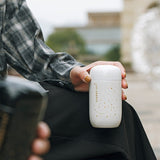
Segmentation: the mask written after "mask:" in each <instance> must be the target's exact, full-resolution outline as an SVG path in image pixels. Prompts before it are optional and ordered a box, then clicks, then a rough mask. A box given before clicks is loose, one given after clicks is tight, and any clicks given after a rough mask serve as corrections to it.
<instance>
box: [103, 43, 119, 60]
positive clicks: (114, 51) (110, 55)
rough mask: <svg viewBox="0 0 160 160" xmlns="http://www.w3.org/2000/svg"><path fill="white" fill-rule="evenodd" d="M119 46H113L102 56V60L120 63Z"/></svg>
mask: <svg viewBox="0 0 160 160" xmlns="http://www.w3.org/2000/svg"><path fill="white" fill-rule="evenodd" d="M120 58H121V53H120V45H119V44H117V45H114V46H113V47H112V48H111V49H110V50H109V51H107V53H106V54H105V55H104V59H105V60H107V61H120Z"/></svg>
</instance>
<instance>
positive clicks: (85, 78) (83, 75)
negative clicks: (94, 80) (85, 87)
mask: <svg viewBox="0 0 160 160" xmlns="http://www.w3.org/2000/svg"><path fill="white" fill-rule="evenodd" d="M80 79H81V80H82V81H83V82H84V83H89V82H90V81H91V76H90V75H89V73H88V72H87V71H86V70H85V68H83V69H82V70H81V72H80Z"/></svg>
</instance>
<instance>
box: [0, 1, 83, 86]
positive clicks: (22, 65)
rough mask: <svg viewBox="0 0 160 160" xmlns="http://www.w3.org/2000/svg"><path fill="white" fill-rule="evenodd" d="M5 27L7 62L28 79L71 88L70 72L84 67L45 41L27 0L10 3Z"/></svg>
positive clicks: (3, 37)
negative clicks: (47, 44) (77, 67)
mask: <svg viewBox="0 0 160 160" xmlns="http://www.w3.org/2000/svg"><path fill="white" fill-rule="evenodd" d="M5 9H6V10H5V17H4V23H3V33H2V41H3V52H4V53H5V55H6V61H7V63H8V64H9V65H11V66H12V67H13V68H15V69H16V70H17V71H18V72H19V73H20V74H21V75H23V76H24V77H25V78H27V79H30V80H34V81H52V82H55V83H58V84H59V85H61V86H66V87H72V86H71V82H70V78H69V74H70V70H71V69H72V68H73V67H75V66H79V65H81V64H80V63H78V62H77V61H76V60H75V59H74V58H73V57H72V56H70V55H69V54H67V53H64V52H59V53H55V52H54V51H53V50H51V49H50V48H49V47H47V46H46V45H45V43H44V41H43V38H42V37H43V36H42V33H41V29H40V27H39V25H38V23H37V22H36V20H35V19H34V18H33V16H32V13H31V12H30V10H29V8H28V7H27V4H26V1H25V0H15V1H12V0H7V1H6V8H5Z"/></svg>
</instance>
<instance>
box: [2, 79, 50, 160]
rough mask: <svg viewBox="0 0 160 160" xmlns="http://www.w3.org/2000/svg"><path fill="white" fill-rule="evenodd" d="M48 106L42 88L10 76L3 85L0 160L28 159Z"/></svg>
mask: <svg viewBox="0 0 160 160" xmlns="http://www.w3.org/2000/svg"><path fill="white" fill-rule="evenodd" d="M46 102H47V95H46V91H45V90H44V89H43V88H42V87H40V86H39V85H36V84H33V83H32V82H30V81H27V80H24V79H21V78H17V77H11V76H9V77H7V78H6V79H4V80H1V81H0V160H26V159H27V157H28V156H29V154H30V145H31V142H32V140H33V138H34V137H35V131H36V128H37V123H38V121H39V120H41V119H42V118H43V115H44V112H45V108H46Z"/></svg>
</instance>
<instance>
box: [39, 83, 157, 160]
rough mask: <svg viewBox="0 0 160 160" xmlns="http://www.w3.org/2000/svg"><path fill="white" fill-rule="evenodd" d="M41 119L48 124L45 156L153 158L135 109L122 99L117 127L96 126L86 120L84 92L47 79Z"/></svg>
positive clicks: (65, 159)
mask: <svg viewBox="0 0 160 160" xmlns="http://www.w3.org/2000/svg"><path fill="white" fill-rule="evenodd" d="M41 85H42V86H43V87H44V88H45V89H47V90H49V92H48V95H49V102H48V109H47V111H46V115H45V119H44V120H45V121H46V122H47V123H48V124H49V126H50V128H51V131H52V136H51V150H50V152H49V153H48V154H47V155H46V156H45V160H156V157H155V155H154V153H153V150H152V148H151V146H150V143H149V141H148V138H147V136H146V133H145V131H144V129H143V126H142V124H141V122H140V120H139V118H138V116H137V114H136V112H135V110H134V109H133V108H132V106H130V105H129V104H128V103H127V102H125V101H123V105H122V106H123V115H122V122H121V124H120V126H119V127H118V128H114V129H97V128H93V127H92V126H91V125H90V122H89V113H88V112H89V111H88V106H89V97H88V93H77V92H73V91H70V90H66V89H63V88H58V87H55V86H52V85H50V84H47V83H41Z"/></svg>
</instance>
